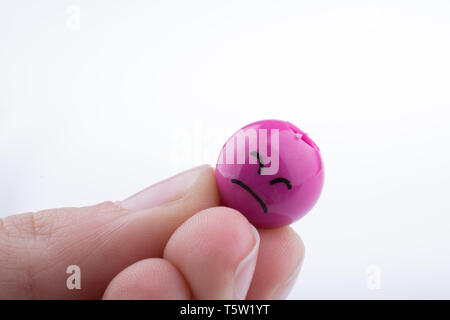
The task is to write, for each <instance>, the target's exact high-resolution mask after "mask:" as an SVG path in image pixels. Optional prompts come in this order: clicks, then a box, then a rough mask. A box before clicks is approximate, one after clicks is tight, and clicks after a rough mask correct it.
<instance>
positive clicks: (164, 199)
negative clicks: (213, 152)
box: [118, 165, 209, 210]
mask: <svg viewBox="0 0 450 320" xmlns="http://www.w3.org/2000/svg"><path fill="white" fill-rule="evenodd" d="M207 168H209V165H203V166H200V167H196V168H193V169H190V170H187V171H184V172H181V173H179V174H177V175H175V176H173V177H171V178H168V179H166V180H163V181H161V182H158V183H156V184H154V185H151V186H150V187H147V188H145V189H144V190H142V191H139V192H138V193H136V194H134V195H132V196H131V197H128V198H127V199H125V200H123V201H121V202H119V203H118V204H119V205H120V206H121V207H122V208H124V209H128V210H142V209H150V208H153V207H157V206H160V205H162V204H165V203H168V202H170V201H173V200H176V199H179V198H181V197H182V196H183V195H184V194H185V193H186V191H188V190H189V188H190V187H191V186H192V185H193V184H194V183H195V182H196V181H197V179H198V177H199V176H200V175H201V174H202V173H203V172H204V171H205V170H206V169H207Z"/></svg>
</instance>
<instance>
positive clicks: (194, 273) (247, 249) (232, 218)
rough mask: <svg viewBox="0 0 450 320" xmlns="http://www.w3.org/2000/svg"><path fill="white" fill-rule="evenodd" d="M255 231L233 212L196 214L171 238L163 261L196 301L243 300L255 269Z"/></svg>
mask: <svg viewBox="0 0 450 320" xmlns="http://www.w3.org/2000/svg"><path fill="white" fill-rule="evenodd" d="M258 247H259V236H258V232H257V230H256V229H255V228H254V227H253V226H252V225H251V224H250V223H249V222H248V221H247V219H245V217H244V216H242V215H241V214H240V213H239V212H237V211H236V210H233V209H230V208H225V207H216V208H210V209H206V210H203V211H202V212H199V213H197V214H196V215H194V216H193V217H191V218H190V219H188V220H187V221H186V222H185V223H184V224H182V225H181V226H180V227H179V228H178V229H177V230H176V231H175V233H174V234H173V235H172V237H171V238H170V240H169V241H168V243H167V246H166V248H165V250H164V258H165V259H167V260H168V261H170V262H171V263H172V264H173V265H175V266H176V267H177V268H178V269H179V270H180V271H181V273H182V274H183V275H184V277H185V279H186V281H187V282H188V283H189V285H190V288H191V291H192V293H193V296H194V297H195V298H196V299H243V298H245V295H246V294H247V291H248V287H249V285H250V282H251V278H252V276H253V271H254V269H255V264H256V258H257V253H258Z"/></svg>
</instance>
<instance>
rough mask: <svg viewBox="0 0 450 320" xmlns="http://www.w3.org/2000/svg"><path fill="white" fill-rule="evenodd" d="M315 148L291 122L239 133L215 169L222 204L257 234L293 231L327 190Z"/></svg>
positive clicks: (269, 122) (257, 124)
mask: <svg viewBox="0 0 450 320" xmlns="http://www.w3.org/2000/svg"><path fill="white" fill-rule="evenodd" d="M323 175H324V173H323V165H322V159H321V157H320V152H319V148H318V147H317V145H316V144H315V143H314V142H313V141H312V140H311V139H310V138H309V137H308V136H307V135H306V134H305V133H304V132H303V131H301V130H300V129H298V128H297V127H296V126H294V125H293V124H291V123H289V122H287V121H280V120H263V121H258V122H254V123H251V124H249V125H247V126H245V127H244V128H242V129H240V130H239V131H238V132H236V133H235V134H234V135H233V136H232V137H231V138H230V139H229V140H228V141H227V142H226V143H225V145H224V146H223V148H222V151H221V152H220V155H219V159H218V161H217V165H216V181H217V185H218V188H219V192H220V196H221V200H222V204H223V205H225V206H227V207H230V208H234V209H236V210H238V211H240V212H241V213H242V214H244V215H245V216H246V217H247V219H248V220H249V221H250V222H251V223H252V224H253V225H254V226H255V227H258V228H275V227H280V226H285V225H289V224H291V223H292V222H294V221H296V220H298V219H300V218H301V217H303V216H304V215H305V214H306V213H307V212H308V211H309V210H310V209H311V208H312V207H313V206H314V204H315V203H316V201H317V199H318V198H319V195H320V192H321V190H322V185H323V177H324V176H323Z"/></svg>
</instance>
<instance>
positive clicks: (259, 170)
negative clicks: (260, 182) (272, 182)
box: [250, 151, 264, 175]
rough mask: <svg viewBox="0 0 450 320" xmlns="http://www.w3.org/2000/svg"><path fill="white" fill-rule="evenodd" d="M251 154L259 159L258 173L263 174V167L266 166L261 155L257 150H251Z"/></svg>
mask: <svg viewBox="0 0 450 320" xmlns="http://www.w3.org/2000/svg"><path fill="white" fill-rule="evenodd" d="M250 155H252V156H254V157H256V159H258V164H259V167H258V174H259V175H260V174H261V168H263V167H264V163H263V162H262V159H261V156H260V155H259V153H258V152H256V151H253V152H251V153H250Z"/></svg>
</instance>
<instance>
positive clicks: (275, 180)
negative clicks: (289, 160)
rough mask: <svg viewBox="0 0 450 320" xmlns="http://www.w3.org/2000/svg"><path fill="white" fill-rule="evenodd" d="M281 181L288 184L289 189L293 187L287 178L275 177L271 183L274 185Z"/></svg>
mask: <svg viewBox="0 0 450 320" xmlns="http://www.w3.org/2000/svg"><path fill="white" fill-rule="evenodd" d="M280 182H282V183H284V184H286V186H287V188H288V189H289V190H290V189H292V185H291V182H290V181H289V180H288V179H285V178H275V179H273V180H271V181H270V182H269V183H270V184H271V185H272V184H275V183H280Z"/></svg>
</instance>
